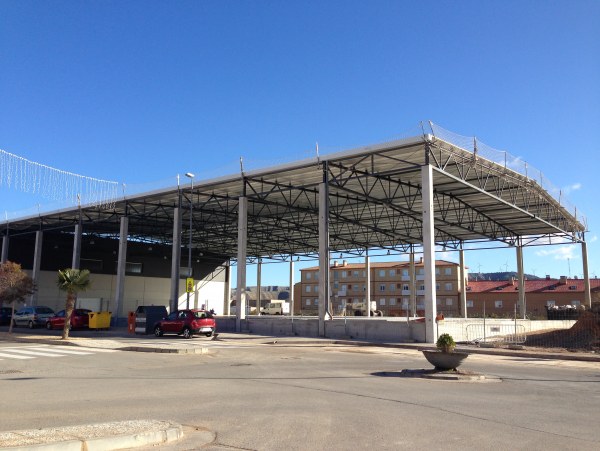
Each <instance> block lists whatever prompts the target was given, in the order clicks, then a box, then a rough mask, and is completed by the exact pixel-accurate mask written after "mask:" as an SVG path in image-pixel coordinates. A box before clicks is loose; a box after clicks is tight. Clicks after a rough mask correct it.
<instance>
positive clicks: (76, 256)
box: [71, 223, 83, 269]
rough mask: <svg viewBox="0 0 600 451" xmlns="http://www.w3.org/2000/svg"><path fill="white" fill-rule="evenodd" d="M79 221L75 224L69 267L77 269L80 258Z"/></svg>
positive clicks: (80, 227)
mask: <svg viewBox="0 0 600 451" xmlns="http://www.w3.org/2000/svg"><path fill="white" fill-rule="evenodd" d="M82 228H83V226H82V225H81V223H79V224H77V225H76V226H75V235H74V236H73V259H72V260H71V268H73V269H79V264H80V260H81V229H82Z"/></svg>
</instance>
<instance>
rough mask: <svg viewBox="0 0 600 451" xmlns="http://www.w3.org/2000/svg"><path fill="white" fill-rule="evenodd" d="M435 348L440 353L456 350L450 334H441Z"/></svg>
mask: <svg viewBox="0 0 600 451" xmlns="http://www.w3.org/2000/svg"><path fill="white" fill-rule="evenodd" d="M436 346H437V348H438V349H439V350H440V351H442V352H452V351H454V348H456V343H455V342H454V338H452V335H450V334H442V335H440V336H439V337H438V339H437V342H436Z"/></svg>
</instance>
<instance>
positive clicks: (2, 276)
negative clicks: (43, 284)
mask: <svg viewBox="0 0 600 451" xmlns="http://www.w3.org/2000/svg"><path fill="white" fill-rule="evenodd" d="M35 290H36V287H35V284H34V283H33V279H32V278H31V277H29V276H28V275H27V273H26V272H25V271H23V270H22V269H21V265H19V264H18V263H14V262H9V261H7V262H5V263H1V264H0V300H2V302H6V303H8V304H10V305H12V315H14V314H15V304H16V303H17V302H21V301H23V300H24V299H25V298H26V297H27V296H30V295H32V294H33V293H35ZM12 328H13V322H12V321H11V322H10V326H9V327H8V333H9V334H10V333H12Z"/></svg>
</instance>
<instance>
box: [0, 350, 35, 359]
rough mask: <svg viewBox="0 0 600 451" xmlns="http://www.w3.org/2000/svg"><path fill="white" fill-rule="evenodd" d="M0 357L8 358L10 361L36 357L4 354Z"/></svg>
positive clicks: (1, 353) (0, 353)
mask: <svg viewBox="0 0 600 451" xmlns="http://www.w3.org/2000/svg"><path fill="white" fill-rule="evenodd" d="M0 357H7V358H9V359H23V360H24V359H34V358H35V357H27V356H24V355H13V354H6V353H4V352H0Z"/></svg>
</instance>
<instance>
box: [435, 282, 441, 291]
mask: <svg viewBox="0 0 600 451" xmlns="http://www.w3.org/2000/svg"><path fill="white" fill-rule="evenodd" d="M435 289H436V290H438V291H439V289H440V284H439V283H436V284H435Z"/></svg>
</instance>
